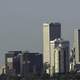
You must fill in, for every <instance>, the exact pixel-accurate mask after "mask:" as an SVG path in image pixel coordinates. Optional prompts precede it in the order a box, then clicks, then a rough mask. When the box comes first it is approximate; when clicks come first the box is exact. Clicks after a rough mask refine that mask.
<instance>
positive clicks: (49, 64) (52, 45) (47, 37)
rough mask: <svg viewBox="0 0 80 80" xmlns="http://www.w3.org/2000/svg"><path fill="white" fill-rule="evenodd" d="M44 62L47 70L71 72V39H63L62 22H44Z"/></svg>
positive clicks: (50, 71) (51, 72)
mask: <svg viewBox="0 0 80 80" xmlns="http://www.w3.org/2000/svg"><path fill="white" fill-rule="evenodd" d="M43 63H44V64H46V72H47V73H48V74H50V76H52V75H53V74H54V73H64V72H69V41H63V40H62V39H61V24H60V23H51V24H48V23H45V24H43Z"/></svg>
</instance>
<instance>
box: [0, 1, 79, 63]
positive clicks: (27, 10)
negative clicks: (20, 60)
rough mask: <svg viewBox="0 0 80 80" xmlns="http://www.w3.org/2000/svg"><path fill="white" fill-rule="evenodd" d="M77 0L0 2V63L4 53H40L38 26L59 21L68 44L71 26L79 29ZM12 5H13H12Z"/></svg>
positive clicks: (40, 40) (40, 44)
mask: <svg viewBox="0 0 80 80" xmlns="http://www.w3.org/2000/svg"><path fill="white" fill-rule="evenodd" d="M79 3H80V1H75V0H67V1H64V0H60V1H58V0H54V1H49V0H46V1H45V0H44V1H43V0H40V1H37V0H34V1H31V0H29V1H26V0H23V1H22V0H13V1H11V0H4V1H0V12H1V13H0V56H1V57H0V63H3V62H4V59H3V56H4V53H5V52H7V51H8V50H16V49H17V50H29V51H34V52H38V51H39V52H42V24H43V23H44V22H60V23H61V25H62V33H63V34H62V35H63V38H64V39H65V40H70V42H71V44H72V41H73V40H72V38H73V27H78V28H79V26H80V22H79V21H80V16H79V14H80V11H79V10H78V9H79V7H80V5H79ZM14 5H15V6H14Z"/></svg>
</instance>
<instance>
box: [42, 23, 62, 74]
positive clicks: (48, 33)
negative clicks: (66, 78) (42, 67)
mask: <svg viewBox="0 0 80 80" xmlns="http://www.w3.org/2000/svg"><path fill="white" fill-rule="evenodd" d="M60 37H61V24H60V23H50V24H48V23H44V24H43V63H44V64H47V65H48V66H49V64H50V41H52V40H54V39H55V38H60ZM47 72H48V73H49V72H50V70H49V69H48V70H47Z"/></svg>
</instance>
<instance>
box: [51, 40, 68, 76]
mask: <svg viewBox="0 0 80 80" xmlns="http://www.w3.org/2000/svg"><path fill="white" fill-rule="evenodd" d="M50 53H51V55H50V56H51V58H50V62H51V63H50V75H53V74H54V73H66V72H69V41H63V40H61V39H55V40H53V41H50Z"/></svg>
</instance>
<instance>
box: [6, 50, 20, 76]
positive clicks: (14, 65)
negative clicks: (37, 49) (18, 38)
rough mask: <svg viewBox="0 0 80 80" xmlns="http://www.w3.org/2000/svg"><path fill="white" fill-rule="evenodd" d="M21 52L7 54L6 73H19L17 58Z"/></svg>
mask: <svg viewBox="0 0 80 80" xmlns="http://www.w3.org/2000/svg"><path fill="white" fill-rule="evenodd" d="M20 53H21V51H8V53H6V54H5V67H6V73H7V74H11V73H13V75H14V74H15V73H17V71H19V67H20V66H19V61H18V58H17V55H18V54H20Z"/></svg>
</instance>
